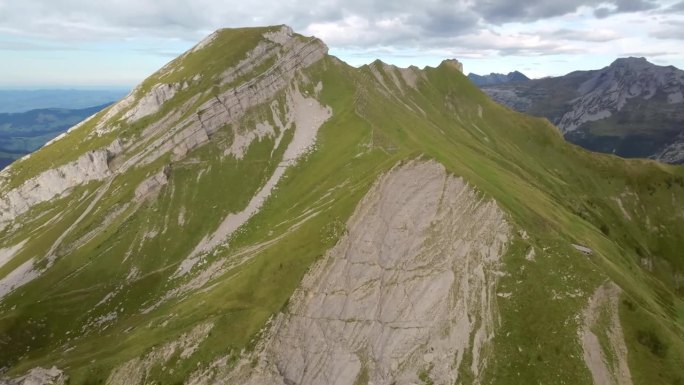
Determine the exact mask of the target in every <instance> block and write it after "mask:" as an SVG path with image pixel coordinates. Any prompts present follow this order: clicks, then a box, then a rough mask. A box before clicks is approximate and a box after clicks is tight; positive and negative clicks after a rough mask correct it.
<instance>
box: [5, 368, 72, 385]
mask: <svg viewBox="0 0 684 385" xmlns="http://www.w3.org/2000/svg"><path fill="white" fill-rule="evenodd" d="M67 380H68V377H67V376H66V375H64V373H63V372H62V371H61V370H59V369H57V368H56V367H54V366H53V367H52V368H50V369H44V368H41V367H37V368H33V369H31V370H30V371H29V372H28V373H27V374H26V375H24V376H22V377H18V378H15V379H12V380H1V379H0V385H65V384H66V383H67Z"/></svg>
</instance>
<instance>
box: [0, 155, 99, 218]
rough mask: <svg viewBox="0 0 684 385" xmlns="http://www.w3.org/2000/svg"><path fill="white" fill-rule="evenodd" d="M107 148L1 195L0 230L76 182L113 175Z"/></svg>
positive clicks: (32, 179) (76, 183)
mask: <svg viewBox="0 0 684 385" xmlns="http://www.w3.org/2000/svg"><path fill="white" fill-rule="evenodd" d="M111 156H112V152H111V151H109V150H107V149H102V150H96V151H90V152H87V153H86V154H84V155H82V156H81V157H79V158H78V159H77V160H75V161H73V162H70V163H67V164H65V165H64V166H60V167H57V168H54V169H49V170H47V171H45V172H43V173H41V174H39V175H38V176H36V177H34V178H31V179H29V180H27V181H26V182H24V183H23V184H22V185H21V186H19V187H17V188H15V189H12V190H10V191H9V192H8V193H7V194H6V195H4V196H2V197H0V230H1V229H3V228H4V227H5V226H6V225H7V223H9V222H10V221H12V220H13V219H14V218H16V217H17V216H19V215H21V214H24V213H25V212H27V211H28V210H29V209H30V208H31V207H33V206H34V205H36V204H38V203H41V202H45V201H48V200H51V199H54V198H56V197H58V196H60V195H62V194H65V193H68V192H69V190H70V189H71V188H72V187H74V186H77V185H81V184H84V183H87V182H90V181H94V180H102V179H105V178H107V177H108V176H110V175H111V171H110V170H109V165H108V159H109V158H110V157H111Z"/></svg>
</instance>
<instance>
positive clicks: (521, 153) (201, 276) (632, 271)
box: [0, 26, 684, 384]
mask: <svg viewBox="0 0 684 385" xmlns="http://www.w3.org/2000/svg"><path fill="white" fill-rule="evenodd" d="M67 150H68V151H67ZM0 176H2V178H0V191H2V193H3V195H2V197H3V198H2V199H1V200H0V208H1V210H2V211H1V212H0V214H2V216H1V217H0V226H1V228H0V263H2V264H1V265H0V289H1V291H0V293H2V298H1V299H0V333H1V334H0V336H1V338H0V344H2V346H3V349H0V367H5V368H8V371H7V373H6V374H7V376H9V377H11V378H12V379H7V380H5V381H7V382H8V383H12V384H14V383H20V384H21V383H27V381H29V380H30V378H29V377H22V376H25V375H28V376H33V377H32V378H40V379H41V380H40V382H39V383H46V384H47V383H60V381H62V382H63V381H66V377H68V378H69V383H70V384H87V383H109V384H143V383H146V382H148V381H151V380H154V381H159V382H161V383H192V384H212V383H221V382H223V381H225V380H230V379H236V381H237V382H242V383H249V382H250V381H251V382H254V383H259V379H262V378H265V379H268V382H267V383H274V384H280V383H295V382H296V383H303V384H316V383H322V382H326V383H333V382H337V383H341V384H368V383H371V382H374V383H391V382H392V381H397V383H408V382H413V383H418V382H423V383H429V382H435V383H442V382H454V381H462V382H467V383H470V382H472V383H476V382H488V383H501V384H504V383H505V384H509V383H511V382H519V383H530V382H543V383H560V382H561V381H568V382H572V383H587V384H589V383H592V382H593V381H595V379H596V378H598V377H596V376H600V375H604V374H606V373H607V375H608V376H619V377H616V378H624V376H623V373H618V372H617V371H616V370H617V369H615V368H624V367H625V366H624V365H625V363H626V365H627V367H628V369H629V371H630V373H629V375H630V378H632V379H633V380H634V382H635V383H649V381H650V382H651V383H652V381H653V380H654V379H658V378H667V379H668V380H673V381H674V380H676V379H677V378H681V375H682V373H681V370H680V369H681V368H679V367H678V366H677V365H676V363H677V362H679V358H681V357H682V352H684V343H683V342H682V338H681V336H682V320H681V316H680V313H681V309H684V307H683V303H682V299H681V295H682V294H681V290H682V287H681V284H680V278H679V277H681V271H682V270H683V269H684V266H683V265H682V263H683V261H682V260H681V258H680V257H679V254H678V253H679V250H681V248H682V247H684V244H682V242H684V240H682V239H681V237H680V236H679V235H678V234H681V231H682V230H683V229H684V219H682V218H684V216H683V215H682V214H683V213H682V212H681V207H683V206H684V205H683V204H682V203H684V169H682V168H681V167H675V166H668V165H663V164H659V163H657V162H653V161H647V160H630V161H627V160H622V159H618V158H616V157H612V156H606V155H601V154H593V153H590V152H587V151H584V150H582V149H580V148H578V147H576V146H572V145H569V144H567V143H566V142H565V141H564V139H563V138H562V136H561V135H560V134H559V133H558V131H557V130H556V129H555V128H554V127H553V126H551V125H550V124H549V123H548V121H546V120H544V119H538V118H531V117H528V116H526V115H522V114H518V113H515V112H513V111H510V110H508V109H506V108H504V107H502V106H500V105H498V104H496V103H494V102H492V101H491V100H490V99H489V98H488V97H487V96H486V95H485V94H483V93H482V92H480V91H479V90H478V89H477V88H476V87H475V86H474V85H473V84H472V83H471V82H470V81H469V80H468V79H467V78H466V77H465V76H464V75H463V74H462V67H461V66H460V65H459V63H458V62H457V61H454V60H447V61H444V62H443V63H442V64H441V65H440V66H438V67H437V68H429V67H428V68H425V69H422V70H420V69H417V68H415V67H410V68H407V69H401V68H397V67H394V66H391V65H387V64H384V63H382V62H374V63H371V64H370V65H366V66H362V67H360V68H354V67H351V66H349V65H347V64H345V63H344V62H342V61H340V60H339V59H337V58H335V57H332V56H330V55H328V54H327V48H326V47H325V45H324V43H322V42H321V41H320V40H318V39H315V38H309V37H304V36H301V35H298V34H295V33H294V32H293V31H292V30H291V29H290V28H288V27H286V26H274V27H265V28H248V29H234V30H220V31H217V32H216V33H215V34H212V35H211V36H210V37H209V38H207V39H205V40H204V41H203V42H201V43H200V44H198V45H197V46H196V47H195V48H193V49H191V50H190V51H188V52H187V53H185V54H183V55H182V56H181V57H179V58H178V59H177V60H174V61H172V62H171V63H169V64H168V65H167V66H165V67H164V68H162V69H161V70H160V71H158V72H157V73H155V74H154V75H152V76H151V77H150V78H149V79H148V80H146V81H144V82H143V83H142V84H141V85H140V86H139V87H137V88H136V89H135V90H134V91H133V92H132V93H131V94H130V95H129V97H127V98H125V99H124V100H123V101H121V102H119V103H118V104H116V105H114V106H112V107H110V108H109V109H108V110H105V111H102V112H101V113H99V114H97V115H96V116H94V117H92V118H91V119H90V120H88V121H86V122H83V123H81V124H80V125H78V126H76V127H74V128H72V129H71V130H70V132H69V133H67V134H66V135H65V136H64V137H62V138H60V139H59V140H56V141H54V142H52V143H50V144H48V145H46V146H45V147H44V148H42V149H41V150H39V151H38V152H36V153H34V154H33V155H31V156H30V157H28V158H24V159H23V160H22V161H20V162H18V163H16V164H14V165H12V166H10V167H9V168H8V169H6V170H4V171H2V172H0ZM3 205H4V206H3ZM573 244H577V245H583V246H584V247H586V248H588V249H590V255H585V254H583V253H581V252H579V251H578V250H577V249H576V248H575V247H574V246H573ZM352 262H353V263H352ZM607 282H612V283H614V284H615V285H617V286H618V287H619V288H620V290H617V289H613V288H611V286H610V285H609V284H607ZM412 285H413V286H412ZM431 287H432V289H430V288H431ZM464 293H465V294H464ZM309 294H311V295H309ZM357 299H358V300H357ZM422 305H424V307H421V306H422ZM616 306H617V307H618V309H617V310H615V307H616ZM466 309H467V310H468V311H465V310H466ZM602 309H605V310H606V312H605V314H608V315H609V319H608V321H606V320H605V319H604V318H602V316H601V314H604V312H603V310H602ZM615 311H617V313H615ZM615 314H617V315H615ZM615 317H617V324H616V323H615V322H614V320H615V319H616V318H615ZM307 320H311V321H310V322H309V321H307ZM307 322H308V323H307ZM615 325H617V326H620V327H621V328H622V329H623V330H624V333H623V337H622V339H623V340H624V345H625V346H626V349H627V350H628V351H629V356H627V357H625V355H624V354H623V353H622V351H621V350H620V346H621V345H620V344H619V342H620V341H619V340H620V339H618V341H617V342H616V341H615V339H614V338H613V339H611V338H612V337H611V338H608V337H607V336H608V333H611V334H610V336H612V335H613V334H612V332H610V331H611V330H613V329H614V327H615ZM382 330H385V332H382ZM392 333H396V334H394V335H395V336H396V338H391V336H392ZM426 336H427V337H426ZM579 336H586V338H585V337H582V338H580V337H579ZM592 336H593V337H592ZM351 337H354V338H351ZM442 337H444V338H442ZM333 341H334V342H337V343H338V344H336V345H335V348H333V349H327V346H328V342H333ZM585 341H588V342H585ZM293 342H296V343H293ZM393 342H396V345H393ZM451 342H456V344H452V343H451ZM453 346H458V347H459V349H456V350H454V348H453ZM380 347H383V348H385V350H383V349H376V348H380ZM384 352H395V353H401V354H389V353H388V354H385V353H384ZM435 352H438V353H441V352H446V353H445V355H444V356H443V355H440V354H436V353H435ZM331 357H332V358H331ZM586 357H611V359H612V357H616V359H617V360H618V361H619V362H616V363H615V365H614V364H613V363H612V362H613V361H609V362H607V363H605V365H603V366H602V365H601V363H600V362H599V363H597V362H592V361H591V359H588V358H586ZM338 358H339V359H338ZM53 366H55V368H54V369H40V368H52V367H53ZM317 369H320V371H317ZM400 369H401V370H400ZM27 373H28V374H27ZM597 373H601V374H597ZM0 381H2V380H0Z"/></svg>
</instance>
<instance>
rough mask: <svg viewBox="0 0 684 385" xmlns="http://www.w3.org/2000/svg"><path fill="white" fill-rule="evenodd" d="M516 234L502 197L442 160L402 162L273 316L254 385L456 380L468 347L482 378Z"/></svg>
mask: <svg viewBox="0 0 684 385" xmlns="http://www.w3.org/2000/svg"><path fill="white" fill-rule="evenodd" d="M508 237H509V227H508V225H507V223H506V220H505V218H504V214H503V213H502V211H501V210H500V209H499V208H498V207H497V205H496V204H495V203H494V202H492V201H483V200H482V199H481V198H479V197H478V195H477V193H476V192H475V191H474V190H473V189H472V188H470V187H469V186H468V185H467V184H465V182H464V181H463V180H462V179H459V178H456V177H453V176H450V175H448V174H447V173H446V171H445V169H444V168H443V166H441V165H439V164H438V163H435V162H411V163H409V164H406V165H403V166H398V167H396V168H394V169H393V170H392V171H390V172H389V173H388V174H386V175H385V176H384V177H382V178H381V179H380V180H379V181H378V182H377V183H376V185H375V186H374V187H373V188H372V189H371V191H370V192H368V194H367V195H366V197H365V198H364V199H363V200H362V202H361V203H360V204H359V206H358V207H357V209H356V211H355V213H354V215H353V216H352V218H351V219H350V221H349V223H348V233H347V235H346V236H345V237H344V238H343V239H342V240H341V241H340V242H339V243H338V244H337V245H336V246H335V247H334V248H333V249H332V250H330V251H329V253H328V255H327V256H326V257H325V258H324V259H323V260H322V261H320V262H319V263H318V264H316V265H315V266H314V267H313V268H312V269H311V271H310V273H309V274H307V276H306V277H305V278H304V281H303V283H302V285H301V287H300V289H299V290H298V291H297V292H296V293H295V295H294V296H293V298H292V299H291V302H290V303H291V305H290V306H289V308H288V309H287V311H286V312H285V313H284V314H281V315H280V316H279V317H278V318H277V319H276V320H275V322H274V324H273V326H272V328H271V331H270V333H271V336H270V338H267V339H266V342H265V343H264V346H265V348H264V351H263V353H262V356H261V363H260V368H259V370H257V371H256V374H254V371H252V373H251V374H249V375H248V376H251V377H250V379H249V381H248V383H251V384H294V383H296V384H302V385H307V384H338V385H343V384H348V385H352V384H355V383H356V382H355V381H357V379H358V378H360V377H363V378H365V379H366V380H367V381H368V383H373V384H392V383H402V384H406V383H418V382H419V379H418V377H417V376H418V373H420V372H422V371H425V372H429V376H430V378H431V379H432V380H433V381H434V383H455V382H456V380H457V379H458V373H459V368H460V366H461V365H462V363H463V361H462V360H463V357H464V353H466V352H470V353H471V354H472V357H473V361H472V364H471V367H469V368H468V370H471V369H472V372H473V373H475V375H476V376H477V375H478V374H479V373H480V370H481V369H482V368H483V367H484V366H485V365H486V362H484V360H482V358H481V357H482V356H481V355H480V352H481V350H482V348H483V346H484V345H485V344H487V342H488V341H489V340H490V339H491V338H492V336H493V333H494V314H493V309H492V305H493V301H495V294H494V287H495V282H496V277H495V272H496V269H497V266H498V265H499V263H500V258H501V255H502V253H503V252H504V249H505V247H506V243H507V239H508ZM243 380H244V379H240V380H239V379H233V378H231V377H230V376H229V380H228V383H232V382H233V381H243Z"/></svg>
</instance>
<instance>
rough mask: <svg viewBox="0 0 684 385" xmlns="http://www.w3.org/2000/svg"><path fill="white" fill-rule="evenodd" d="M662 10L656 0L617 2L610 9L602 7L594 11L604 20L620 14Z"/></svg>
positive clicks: (619, 0)
mask: <svg viewBox="0 0 684 385" xmlns="http://www.w3.org/2000/svg"><path fill="white" fill-rule="evenodd" d="M658 8H660V4H658V2H657V1H655V0H615V1H614V2H613V4H611V6H610V7H606V6H601V7H598V8H596V9H595V10H594V16H596V17H597V18H599V19H604V18H606V17H608V16H612V15H617V14H619V13H630V12H639V11H650V10H654V9H658Z"/></svg>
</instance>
